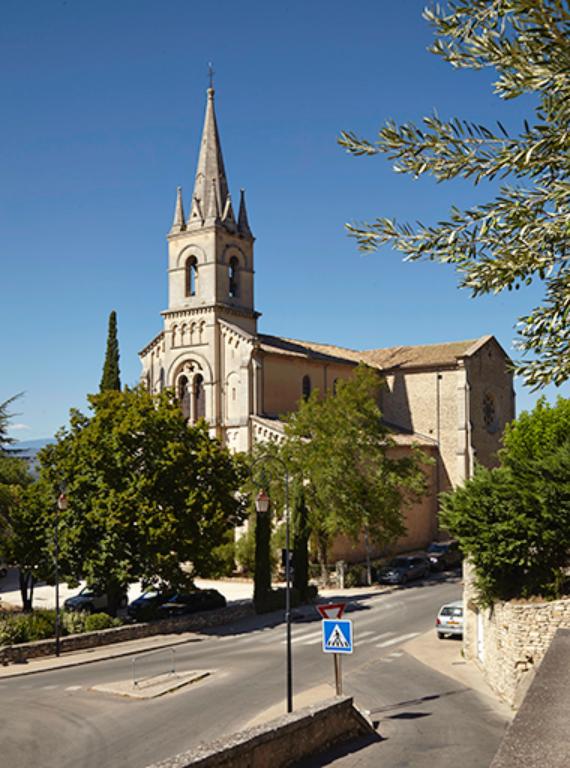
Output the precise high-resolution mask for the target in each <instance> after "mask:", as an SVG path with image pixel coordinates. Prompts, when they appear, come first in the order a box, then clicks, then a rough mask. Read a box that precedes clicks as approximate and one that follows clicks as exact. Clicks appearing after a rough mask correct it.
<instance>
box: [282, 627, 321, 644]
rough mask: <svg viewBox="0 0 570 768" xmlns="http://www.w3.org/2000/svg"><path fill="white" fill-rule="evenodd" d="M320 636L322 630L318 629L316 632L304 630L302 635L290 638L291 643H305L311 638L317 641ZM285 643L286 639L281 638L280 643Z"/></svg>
mask: <svg viewBox="0 0 570 768" xmlns="http://www.w3.org/2000/svg"><path fill="white" fill-rule="evenodd" d="M321 637H322V631H321V630H320V629H319V630H318V631H317V632H306V633H305V634H303V635H296V636H295V637H292V638H291V642H292V643H304V644H306V641H307V640H309V641H311V640H313V639H314V638H317V641H318V640H320V639H321ZM285 643H286V640H282V641H281V644H282V645H284V644H285Z"/></svg>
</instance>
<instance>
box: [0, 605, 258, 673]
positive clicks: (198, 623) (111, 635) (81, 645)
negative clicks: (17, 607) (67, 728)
mask: <svg viewBox="0 0 570 768" xmlns="http://www.w3.org/2000/svg"><path fill="white" fill-rule="evenodd" d="M253 615H255V610H254V608H253V603H251V602H249V601H248V602H247V603H241V604H239V605H228V606H227V607H226V608H219V609H217V610H215V611H207V612H206V613H201V614H196V615H190V616H180V617H178V618H171V619H161V620H160V621H151V622H147V623H141V624H125V625H124V626H122V627H114V628H113V629H100V630H98V631H97V632H83V633H82V634H80V635H66V636H64V637H62V638H61V652H62V653H66V652H67V653H69V652H71V651H82V650H85V649H87V648H98V647H99V646H102V645H110V644H113V643H123V642H125V641H127V640H138V639H139V638H141V637H152V636H153V635H169V634H180V633H182V632H192V631H199V630H201V629H208V628H210V627H217V626H221V625H222V624H230V623H231V622H233V621H237V620H238V619H243V618H245V617H247V616H253ZM54 655H55V640H54V639H53V638H50V639H49V640H36V641H35V642H33V643H20V644H19V645H6V646H4V647H1V648H0V663H1V664H10V663H14V662H16V663H23V662H25V661H26V660H27V659H35V658H39V657H41V656H54Z"/></svg>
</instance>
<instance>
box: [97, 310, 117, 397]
mask: <svg viewBox="0 0 570 768" xmlns="http://www.w3.org/2000/svg"><path fill="white" fill-rule="evenodd" d="M109 389H113V390H117V391H119V390H120V389H121V372H120V370H119V340H118V339H117V313H116V312H115V310H113V311H112V312H111V314H110V315H109V330H108V332H107V350H106V353H105V363H104V364H103V374H102V376H101V383H100V385H99V391H100V392H106V391H107V390H109Z"/></svg>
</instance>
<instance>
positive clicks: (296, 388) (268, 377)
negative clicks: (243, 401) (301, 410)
mask: <svg viewBox="0 0 570 768" xmlns="http://www.w3.org/2000/svg"><path fill="white" fill-rule="evenodd" d="M262 362H263V374H262V375H263V384H262V412H263V413H264V414H266V415H267V416H272V417H273V416H280V415H282V414H284V413H290V412H291V411H294V410H296V408H297V406H298V404H299V400H300V399H301V398H302V396H303V377H304V376H310V378H311V388H312V389H313V390H314V389H318V390H319V392H320V393H321V394H323V393H326V394H330V393H331V392H332V388H333V384H334V380H335V379H337V378H348V377H349V376H350V375H351V373H352V371H353V369H354V366H353V365H351V364H349V363H346V364H343V363H325V362H321V361H315V360H307V359H304V358H295V357H287V356H285V355H269V354H264V356H263V360H262Z"/></svg>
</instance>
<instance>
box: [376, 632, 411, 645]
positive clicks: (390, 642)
mask: <svg viewBox="0 0 570 768" xmlns="http://www.w3.org/2000/svg"><path fill="white" fill-rule="evenodd" d="M418 635H419V632H410V633H409V634H407V635H400V636H399V637H393V638H392V639H391V640H384V642H383V643H376V648H388V646H390V645H397V644H398V643H404V642H405V641H406V640H411V639H412V637H417V636H418Z"/></svg>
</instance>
